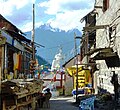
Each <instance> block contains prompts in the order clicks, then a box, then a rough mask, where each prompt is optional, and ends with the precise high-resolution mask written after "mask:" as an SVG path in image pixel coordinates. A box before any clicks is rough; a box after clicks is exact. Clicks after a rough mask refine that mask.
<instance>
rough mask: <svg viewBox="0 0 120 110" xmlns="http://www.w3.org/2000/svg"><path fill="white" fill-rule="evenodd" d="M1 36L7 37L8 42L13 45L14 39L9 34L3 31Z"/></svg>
mask: <svg viewBox="0 0 120 110" xmlns="http://www.w3.org/2000/svg"><path fill="white" fill-rule="evenodd" d="M1 35H2V36H5V38H6V42H7V43H9V44H11V45H12V39H13V38H12V37H11V36H10V35H9V34H7V33H5V32H4V31H2V33H1Z"/></svg>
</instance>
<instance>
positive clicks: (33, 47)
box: [32, 4, 35, 60]
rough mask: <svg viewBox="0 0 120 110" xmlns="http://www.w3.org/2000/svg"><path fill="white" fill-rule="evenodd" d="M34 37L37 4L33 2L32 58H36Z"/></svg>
mask: <svg viewBox="0 0 120 110" xmlns="http://www.w3.org/2000/svg"><path fill="white" fill-rule="evenodd" d="M34 39H35V4H33V29H32V52H33V54H32V60H35V46H34Z"/></svg>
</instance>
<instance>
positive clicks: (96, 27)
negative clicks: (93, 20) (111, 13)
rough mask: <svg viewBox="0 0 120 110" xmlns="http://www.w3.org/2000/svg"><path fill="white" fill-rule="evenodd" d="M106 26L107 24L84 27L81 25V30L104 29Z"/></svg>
mask: <svg viewBox="0 0 120 110" xmlns="http://www.w3.org/2000/svg"><path fill="white" fill-rule="evenodd" d="M108 26H109V25H97V26H86V27H83V31H89V30H97V29H105V28H106V27H108Z"/></svg>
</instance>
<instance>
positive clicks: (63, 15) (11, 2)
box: [0, 0, 95, 32]
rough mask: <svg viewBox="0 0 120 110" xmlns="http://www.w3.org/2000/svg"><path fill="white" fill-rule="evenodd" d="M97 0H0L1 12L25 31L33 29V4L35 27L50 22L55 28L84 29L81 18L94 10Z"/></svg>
mask: <svg viewBox="0 0 120 110" xmlns="http://www.w3.org/2000/svg"><path fill="white" fill-rule="evenodd" d="M94 1H95V0H36V1H34V0H0V14H2V15H3V16H4V17H5V18H6V19H7V20H9V21H10V22H12V23H13V24H14V25H16V26H17V27H18V28H19V29H20V30H22V31H23V32H25V31H31V30H32V4H33V3H35V27H39V26H40V25H41V24H44V23H49V24H50V25H51V26H52V27H53V28H59V29H62V30H65V31H67V30H69V29H73V28H78V29H79V30H82V27H83V25H84V24H82V23H80V19H81V18H82V17H84V16H85V15H86V14H87V13H89V12H90V11H92V9H93V6H94Z"/></svg>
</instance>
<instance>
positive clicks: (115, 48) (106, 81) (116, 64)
mask: <svg viewBox="0 0 120 110" xmlns="http://www.w3.org/2000/svg"><path fill="white" fill-rule="evenodd" d="M88 15H91V16H95V18H94V19H93V21H95V25H94V26H91V25H90V24H92V23H93V21H90V20H89V21H90V23H89V24H88V25H86V26H85V27H84V28H83V30H84V33H85V36H86V38H87V39H85V38H84V37H83V39H84V40H85V41H86V42H87V43H86V44H87V46H86V47H85V46H84V45H83V47H84V48H86V49H87V51H86V53H85V54H84V56H83V59H85V57H86V56H87V63H89V61H91V60H92V61H94V62H95V63H96V64H95V65H96V66H97V68H98V69H99V70H97V71H94V74H93V76H94V88H95V90H96V92H97V90H98V88H102V89H105V90H107V91H108V92H110V93H114V86H113V84H112V83H111V79H112V77H113V73H115V74H116V76H117V79H118V83H119V84H120V2H119V1H118V0H95V6H94V10H93V12H92V13H89V14H88ZM88 15H86V16H85V20H86V22H87V18H88ZM87 23H88V22H87ZM90 39H92V43H91V42H90ZM83 43H84V42H83ZM91 44H92V45H91ZM83 47H81V49H82V51H81V52H83V49H84V48H83ZM91 64H92V63H91Z"/></svg>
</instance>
